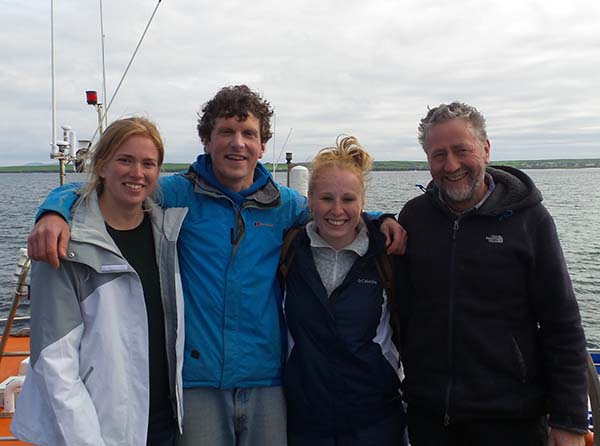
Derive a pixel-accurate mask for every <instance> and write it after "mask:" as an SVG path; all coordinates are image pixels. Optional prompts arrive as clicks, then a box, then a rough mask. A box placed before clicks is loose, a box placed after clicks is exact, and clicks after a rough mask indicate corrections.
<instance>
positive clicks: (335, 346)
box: [284, 136, 405, 446]
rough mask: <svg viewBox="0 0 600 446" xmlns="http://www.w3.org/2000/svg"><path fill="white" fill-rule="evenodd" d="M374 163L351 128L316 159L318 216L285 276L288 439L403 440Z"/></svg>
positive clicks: (354, 445) (327, 444) (294, 444)
mask: <svg viewBox="0 0 600 446" xmlns="http://www.w3.org/2000/svg"><path fill="white" fill-rule="evenodd" d="M371 164H372V158H371V156H370V155H369V154H368V153H367V152H366V151H365V150H364V149H363V148H362V147H361V146H360V144H359V143H358V141H357V140H356V138H354V137H352V136H346V137H339V138H338V140H337V144H336V146H335V147H327V148H324V149H322V150H320V151H319V152H318V154H317V156H316V157H315V158H314V160H313V172H312V176H311V180H310V183H309V190H308V206H309V209H310V211H311V213H312V221H310V222H309V223H308V224H307V225H306V226H305V227H304V228H303V229H302V230H300V231H299V232H298V234H297V235H296V237H295V238H294V240H293V241H292V244H291V248H290V249H292V250H294V257H293V260H292V262H291V264H290V267H289V271H288V272H287V275H286V277H285V301H284V312H285V318H286V321H287V326H288V330H289V345H288V352H289V357H288V361H287V363H286V366H285V373H284V385H285V391H286V397H287V407H288V444H289V446H305V445H306V446H308V445H311V446H334V445H339V444H343V445H346V446H368V445H377V446H386V445H390V446H391V445H394V446H398V445H402V444H403V442H404V430H405V429H404V428H405V419H404V418H405V416H404V408H403V405H402V401H401V395H400V390H399V388H400V374H401V371H400V366H399V354H398V351H397V349H396V347H395V346H394V344H393V343H392V329H391V325H390V313H389V311H388V304H387V302H388V299H389V296H387V293H386V291H385V287H384V283H383V280H382V278H381V274H380V272H379V268H378V264H377V262H378V258H379V257H380V256H381V255H383V253H384V251H385V239H384V238H383V236H382V235H381V233H380V232H379V230H378V229H377V228H376V227H375V224H374V223H373V222H371V221H370V220H369V219H368V217H366V216H365V215H364V214H363V212H362V211H363V207H364V204H365V181H366V176H367V174H368V172H369V171H370V168H371Z"/></svg>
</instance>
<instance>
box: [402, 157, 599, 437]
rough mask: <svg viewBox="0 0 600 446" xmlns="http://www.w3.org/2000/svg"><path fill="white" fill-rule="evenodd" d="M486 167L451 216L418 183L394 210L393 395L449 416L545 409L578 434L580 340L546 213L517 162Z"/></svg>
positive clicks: (582, 382)
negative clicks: (403, 241)
mask: <svg viewBox="0 0 600 446" xmlns="http://www.w3.org/2000/svg"><path fill="white" fill-rule="evenodd" d="M487 173H489V174H490V175H491V176H492V177H493V179H494V182H495V184H496V188H495V190H494V192H493V193H492V194H491V195H490V197H489V198H488V199H487V201H486V202H485V203H484V204H483V206H482V207H481V208H480V209H478V210H474V211H471V212H469V213H467V214H465V215H462V216H460V217H457V216H456V215H455V214H454V213H453V212H451V211H450V210H449V209H448V208H447V207H446V205H445V204H444V203H443V202H442V201H440V199H439V198H438V196H439V194H438V192H439V191H438V189H437V187H436V186H435V185H434V184H433V183H430V184H429V186H428V187H427V191H426V193H425V194H423V195H422V196H419V197H417V198H414V199H412V200H411V201H409V202H408V203H407V204H406V205H405V206H404V208H403V209H402V211H401V212H400V215H399V218H398V220H399V222H400V223H401V224H402V225H403V226H404V227H405V228H406V230H407V231H408V240H409V241H408V248H407V254H406V255H405V256H404V258H403V259H402V260H401V261H400V268H399V275H400V280H398V281H397V282H398V284H399V287H400V290H399V296H400V298H401V299H400V300H401V308H400V312H401V316H402V318H403V329H404V331H403V341H402V342H403V345H402V348H403V351H402V360H403V365H404V371H405V374H406V379H405V380H404V382H403V390H404V397H405V399H406V401H407V402H408V403H409V406H410V405H414V406H415V407H418V408H420V409H421V410H425V411H430V412H431V413H432V415H434V416H437V415H439V416H442V417H445V418H446V421H447V422H450V423H452V420H469V419H482V418H488V419H489V418H504V419H515V418H526V417H531V416H537V415H541V414H545V413H549V414H550V418H549V423H550V425H551V426H554V427H557V428H562V429H567V430H570V431H574V432H579V433H585V432H586V431H587V426H588V419H587V380H586V363H585V354H586V352H585V347H586V342H585V336H584V333H583V329H582V326H581V318H580V314H579V308H578V306H577V302H576V300H575V295H574V292H573V288H572V285H571V281H570V278H569V275H568V272H567V268H566V265H565V261H564V257H563V253H562V250H561V247H560V243H559V241H558V237H557V234H556V228H555V225H554V222H553V220H552V217H551V216H550V214H549V213H548V211H547V210H546V208H545V207H544V206H543V205H542V204H541V201H542V196H541V193H540V192H539V190H538V189H537V188H536V187H535V185H534V184H533V182H532V180H531V179H530V178H529V177H528V176H527V175H525V174H524V173H523V172H521V171H519V170H517V169H514V168H510V167H496V168H489V167H488V168H487Z"/></svg>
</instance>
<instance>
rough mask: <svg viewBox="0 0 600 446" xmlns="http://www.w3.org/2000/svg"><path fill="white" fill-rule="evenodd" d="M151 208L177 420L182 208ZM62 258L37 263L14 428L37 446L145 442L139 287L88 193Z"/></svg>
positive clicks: (144, 333)
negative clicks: (54, 264) (27, 365)
mask: <svg viewBox="0 0 600 446" xmlns="http://www.w3.org/2000/svg"><path fill="white" fill-rule="evenodd" d="M146 204H147V205H148V207H149V208H150V212H151V219H152V230H153V233H154V244H155V249H156V259H157V262H158V269H159V273H160V285H161V295H162V301H163V309H164V315H165V330H166V333H165V335H166V342H167V346H166V348H167V360H168V367H169V381H170V393H171V395H172V397H173V404H174V406H176V407H174V408H173V410H174V413H176V414H177V418H178V422H179V428H180V429H181V423H182V416H183V411H182V401H181V395H182V382H181V370H182V363H183V343H184V323H183V297H182V288H181V282H180V276H179V265H178V258H177V249H176V248H177V236H178V233H179V229H180V226H181V222H182V220H183V218H184V216H185V214H186V212H187V209H185V208H171V209H167V210H162V209H160V208H158V207H156V206H154V205H153V204H152V203H151V202H148V203H146ZM67 252H68V257H69V259H68V261H63V262H61V266H60V268H59V269H58V270H54V269H53V268H52V267H51V266H50V265H48V264H46V263H41V262H34V264H33V266H32V274H31V361H30V368H29V370H28V372H27V377H26V379H25V384H24V386H23V390H22V392H21V394H20V396H19V398H18V401H17V410H16V413H15V416H14V418H13V421H12V425H11V431H12V432H13V434H15V435H16V436H17V437H19V438H21V439H23V440H25V441H28V442H32V443H35V444H39V445H53V446H61V445H65V446H66V445H78V446H84V445H94V446H116V445H128V446H138V445H139V446H145V445H146V436H147V430H148V413H149V395H150V389H149V365H148V364H149V363H148V321H147V315H146V307H145V302H144V294H143V290H142V284H141V282H140V279H139V277H138V275H137V273H136V272H135V271H134V270H133V268H132V267H131V266H130V265H129V264H128V262H127V261H126V260H125V258H123V256H122V255H121V253H120V251H119V249H118V248H117V246H116V245H115V243H114V242H113V240H112V238H111V237H110V235H109V234H108V233H107V231H106V227H105V223H104V219H103V218H102V214H101V213H100V209H99V207H98V200H97V197H96V195H95V194H93V195H92V196H91V197H90V198H89V200H88V202H85V201H84V202H81V203H80V204H79V205H78V206H77V207H76V208H75V209H74V215H73V223H72V228H71V241H70V243H69V247H68V251H67Z"/></svg>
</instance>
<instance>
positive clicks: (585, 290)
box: [0, 169, 600, 348]
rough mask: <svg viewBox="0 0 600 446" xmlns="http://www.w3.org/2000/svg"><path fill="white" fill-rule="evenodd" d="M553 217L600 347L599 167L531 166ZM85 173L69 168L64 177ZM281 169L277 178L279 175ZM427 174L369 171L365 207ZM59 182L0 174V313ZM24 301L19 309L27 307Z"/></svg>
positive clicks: (394, 205) (590, 332)
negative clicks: (38, 216) (41, 210)
mask: <svg viewBox="0 0 600 446" xmlns="http://www.w3.org/2000/svg"><path fill="white" fill-rule="evenodd" d="M527 173H528V174H529V175H530V176H531V177H532V178H533V180H534V181H535V183H536V184H537V186H538V187H539V189H540V190H541V191H542V194H543V196H544V204H545V206H546V207H547V208H548V210H549V211H550V213H551V214H552V216H553V217H554V220H555V223H556V227H557V231H558V235H559V238H560V240H561V243H562V247H563V250H564V253H565V258H566V260H567V265H568V268H569V272H570V273H571V278H572V281H573V287H574V289H575V294H576V296H577V299H578V302H579V306H580V308H581V315H582V318H583V324H584V327H585V330H586V335H587V338H588V344H589V346H590V347H595V348H598V347H600V308H599V305H598V302H599V300H600V188H599V187H598V186H597V185H598V184H600V169H553V170H530V171H527ZM85 178H86V176H85V175H82V174H78V175H76V174H69V175H68V178H67V181H82V180H85ZM284 178H285V177H284V175H283V174H278V176H277V179H278V180H279V181H284ZM429 179H430V176H429V172H427V171H419V172H373V173H372V174H371V177H370V179H369V181H368V185H367V205H366V209H367V210H378V211H384V212H391V213H397V212H398V211H399V210H400V209H401V207H402V205H403V204H404V203H405V202H406V201H407V200H409V199H410V198H412V197H414V196H416V195H418V194H420V193H421V191H420V189H419V188H418V187H416V185H417V184H421V185H426V184H427V183H428V182H429ZM57 183H58V176H57V174H52V173H28V174H0V316H4V315H5V314H6V313H7V311H8V307H9V305H10V302H11V300H12V297H13V295H14V288H15V284H16V279H15V277H14V275H13V273H14V270H15V267H16V262H17V260H18V250H19V248H22V247H26V245H27V234H28V233H29V230H30V229H31V226H32V223H33V219H34V216H35V213H36V210H37V207H38V206H39V204H40V203H41V202H42V200H43V198H44V197H45V196H46V194H47V193H48V192H49V191H50V190H51V189H52V188H54V187H55V186H56V185H57ZM26 307H27V304H25V305H24V308H23V310H22V311H26Z"/></svg>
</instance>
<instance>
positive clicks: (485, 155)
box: [425, 119, 490, 212]
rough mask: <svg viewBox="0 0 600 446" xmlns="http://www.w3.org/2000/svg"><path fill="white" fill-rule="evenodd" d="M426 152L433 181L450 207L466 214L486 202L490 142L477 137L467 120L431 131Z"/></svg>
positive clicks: (436, 126) (435, 126)
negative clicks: (486, 177)
mask: <svg viewBox="0 0 600 446" xmlns="http://www.w3.org/2000/svg"><path fill="white" fill-rule="evenodd" d="M425 152H426V153H427V161H428V162H429V171H430V172H431V177H432V178H433V182H434V183H435V184H436V185H437V186H438V187H439V189H440V191H441V192H442V195H443V196H444V199H445V201H446V203H447V204H448V206H450V207H451V208H452V209H454V210H455V211H458V212H463V211H465V210H467V209H470V208H472V207H473V206H475V205H476V204H477V203H479V202H480V201H481V200H482V199H483V196H484V195H485V193H486V191H487V185H486V184H485V167H486V166H487V164H488V163H489V161H490V142H489V140H487V139H486V140H485V142H481V141H480V140H478V139H477V138H475V137H474V136H473V131H472V128H471V126H470V125H469V124H468V123H467V121H465V120H462V119H449V120H447V121H443V122H440V123H439V124H435V125H434V126H433V127H432V128H431V129H430V130H429V134H428V136H427V141H426V144H425Z"/></svg>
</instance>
